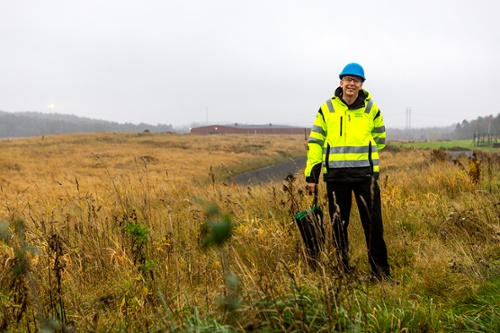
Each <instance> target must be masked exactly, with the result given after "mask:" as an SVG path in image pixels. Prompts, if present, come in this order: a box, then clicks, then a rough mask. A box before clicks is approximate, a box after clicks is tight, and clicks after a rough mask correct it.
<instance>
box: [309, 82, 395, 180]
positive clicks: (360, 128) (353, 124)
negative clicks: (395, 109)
mask: <svg viewBox="0 0 500 333" xmlns="http://www.w3.org/2000/svg"><path fill="white" fill-rule="evenodd" d="M341 96H342V89H341V88H340V87H339V88H337V90H336V91H335V95H334V96H333V97H332V98H331V99H329V100H327V101H326V102H325V103H324V104H323V105H322V106H321V108H320V109H319V110H318V113H317V115H316V119H315V120H314V125H313V127H312V129H311V134H310V135H309V141H308V151H307V164H306V168H305V171H304V173H305V176H306V181H307V182H312V183H317V182H318V179H319V176H320V173H321V166H323V178H324V180H325V181H362V180H367V179H370V178H371V177H378V174H379V153H378V152H379V150H381V149H383V148H384V147H385V140H386V132H385V125H384V120H383V118H382V114H381V113H380V110H379V108H378V106H377V105H376V104H375V103H373V101H372V99H371V96H370V94H369V93H368V92H367V91H366V90H364V89H362V90H360V91H359V95H358V98H357V99H356V101H355V102H354V103H353V104H352V105H350V106H348V105H346V104H345V102H344V101H343V100H342V98H341Z"/></svg>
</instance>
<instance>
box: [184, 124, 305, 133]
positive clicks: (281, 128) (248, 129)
mask: <svg viewBox="0 0 500 333" xmlns="http://www.w3.org/2000/svg"><path fill="white" fill-rule="evenodd" d="M310 131H311V129H310V128H306V127H293V126H285V125H273V124H269V125H238V124H234V126H233V125H209V126H201V127H193V128H191V134H201V135H206V134H283V135H284V134H286V135H289V134H293V135H297V134H302V135H309V132H310Z"/></svg>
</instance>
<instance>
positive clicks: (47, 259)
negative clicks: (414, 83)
mask: <svg viewBox="0 0 500 333" xmlns="http://www.w3.org/2000/svg"><path fill="white" fill-rule="evenodd" d="M305 153H306V138H305V137H303V136H273V135H269V136H250V135H248V136H245V135H240V136H237V135H234V136H233V135H219V136H192V135H179V134H150V133H138V134H130V133H128V134H124V133H106V134H104V133H98V134H75V135H62V136H46V137H34V138H26V139H16V140H3V141H0V190H1V195H2V205H1V206H0V240H1V241H0V264H1V265H2V269H1V271H0V331H9V332H39V331H43V332H248V331H255V332H345V331H348V332H360V331H363V332H448V331H449V332H457V331H458V332H459V331H464V332H465V331H475V332H490V331H498V330H500V310H498V306H499V305H500V206H499V204H500V159H499V158H498V156H496V155H495V154H493V153H482V152H477V154H478V159H479V161H480V162H481V164H480V172H481V174H480V179H479V181H478V182H475V181H474V177H471V174H470V170H469V164H468V163H469V161H468V160H467V158H465V157H464V158H461V159H459V160H458V161H455V162H453V161H451V160H450V159H448V158H446V157H445V156H443V155H442V154H441V153H440V152H437V151H432V150H415V149H402V148H396V147H391V146H390V144H389V146H388V147H387V149H386V150H384V151H383V152H382V153H381V160H382V162H381V179H380V184H381V189H382V200H383V214H384V221H385V235H386V242H387V245H388V249H389V256H390V262H391V265H392V268H393V276H394V278H396V279H397V280H399V281H400V282H401V283H400V284H399V285H388V284H386V283H374V282H372V281H370V280H369V279H368V264H367V258H366V248H365V245H364V236H363V234H362V230H361V226H360V223H359V217H358V215H357V210H356V209H353V213H352V214H353V216H352V222H351V226H350V238H351V258H352V261H353V264H355V266H356V271H355V272H354V273H353V274H352V275H349V276H345V275H343V274H341V273H340V272H339V271H338V270H337V268H336V265H335V263H334V262H333V261H332V260H331V258H332V255H331V252H332V246H331V239H330V237H327V244H326V248H325V251H324V253H323V258H322V262H321V263H320V265H319V267H318V268H317V269H315V270H313V269H311V268H310V267H309V266H308V265H307V262H306V261H305V256H304V248H303V244H302V241H301V239H300V235H299V232H298V230H297V227H296V225H295V221H294V213H296V212H297V209H305V208H306V207H307V206H308V205H309V204H310V197H309V196H308V195H307V194H306V193H304V191H303V189H304V187H305V183H304V179H303V176H302V170H297V172H298V174H297V175H295V177H288V178H287V179H286V180H285V179H283V180H279V181H274V182H267V183H263V184H260V185H255V186H246V185H238V184H232V183H228V182H226V181H225V180H226V179H227V178H228V177H230V176H232V175H236V174H239V173H241V172H244V171H248V170H252V169H256V168H259V167H263V166H266V165H269V164H273V163H276V162H279V161H284V160H289V159H292V158H295V157H298V156H303V155H305ZM325 201H326V199H325V197H324V195H322V196H321V198H320V202H321V203H322V204H323V205H324V203H325ZM324 210H325V211H326V207H325V208H324ZM330 231H331V230H330V229H329V225H328V224H327V235H329V234H330Z"/></svg>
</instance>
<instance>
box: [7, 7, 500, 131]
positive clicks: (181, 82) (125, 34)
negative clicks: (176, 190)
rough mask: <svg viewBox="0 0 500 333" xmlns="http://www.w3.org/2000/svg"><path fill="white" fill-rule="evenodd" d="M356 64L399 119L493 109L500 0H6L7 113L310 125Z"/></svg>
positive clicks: (499, 63) (392, 120) (430, 122)
mask: <svg viewBox="0 0 500 333" xmlns="http://www.w3.org/2000/svg"><path fill="white" fill-rule="evenodd" d="M349 62H359V63H360V64H361V65H362V66H363V67H364V69H365V75H366V78H367V80H366V81H365V83H364V88H365V89H366V90H368V91H369V92H370V93H371V94H372V97H373V99H374V101H375V102H376V103H377V104H378V105H379V107H380V109H381V110H382V112H383V115H384V119H385V122H386V126H387V127H389V128H404V127H405V126H406V124H407V118H406V110H407V109H408V108H411V125H412V127H413V128H417V127H429V126H448V125H453V124H456V123H459V122H462V121H463V120H464V119H467V120H471V119H476V118H477V117H478V116H488V115H490V114H492V115H494V116H496V115H497V114H498V113H499V112H500V110H499V109H498V107H497V105H498V102H497V100H496V96H497V95H498V90H499V84H498V79H499V77H500V1H498V0H477V1H470V0H418V1H417V0H414V1H403V0H377V1H374V0H357V1H348V0H344V1H334V0H301V1H299V0H178V1H177V0H144V1H139V0H134V1H132V0H71V1H70V0H43V1H41V0H15V1H14V0H11V1H9V0H0V110H2V111H8V112H18V111H37V112H56V113H61V114H73V115H77V116H81V117H88V118H95V119H103V120H110V121H116V122H119V123H125V122H131V123H140V122H144V123H149V124H153V125H156V124H158V123H160V124H171V125H173V126H174V127H182V126H190V125H191V124H193V123H198V124H205V123H210V124H214V123H219V124H228V123H240V124H268V123H272V124H283V125H298V126H306V127H309V126H311V125H312V122H313V121H314V117H315V114H316V112H317V110H318V108H319V106H320V105H321V104H322V103H323V102H324V101H325V100H326V99H328V98H329V97H331V95H332V94H333V92H334V90H335V88H336V87H337V86H338V84H339V78H338V74H339V73H340V71H341V70H342V68H343V66H344V65H345V64H347V63H349ZM493 97H495V98H493ZM49 105H51V106H49Z"/></svg>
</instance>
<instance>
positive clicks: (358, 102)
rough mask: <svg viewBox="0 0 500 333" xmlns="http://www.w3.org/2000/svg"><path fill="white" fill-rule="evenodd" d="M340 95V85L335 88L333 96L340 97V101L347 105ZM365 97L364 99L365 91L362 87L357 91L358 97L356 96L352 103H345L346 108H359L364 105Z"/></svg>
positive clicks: (341, 93)
mask: <svg viewBox="0 0 500 333" xmlns="http://www.w3.org/2000/svg"><path fill="white" fill-rule="evenodd" d="M342 95H343V92H342V88H341V87H338V88H337V89H335V97H338V98H340V99H341V100H342V102H343V103H344V104H345V105H347V103H346V102H345V101H344V99H343V98H342ZM365 99H366V94H365V91H364V90H363V89H361V90H360V91H359V93H358V97H357V98H356V100H355V101H354V103H352V104H351V105H347V107H348V109H349V110H355V109H359V108H362V107H364V106H365Z"/></svg>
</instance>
